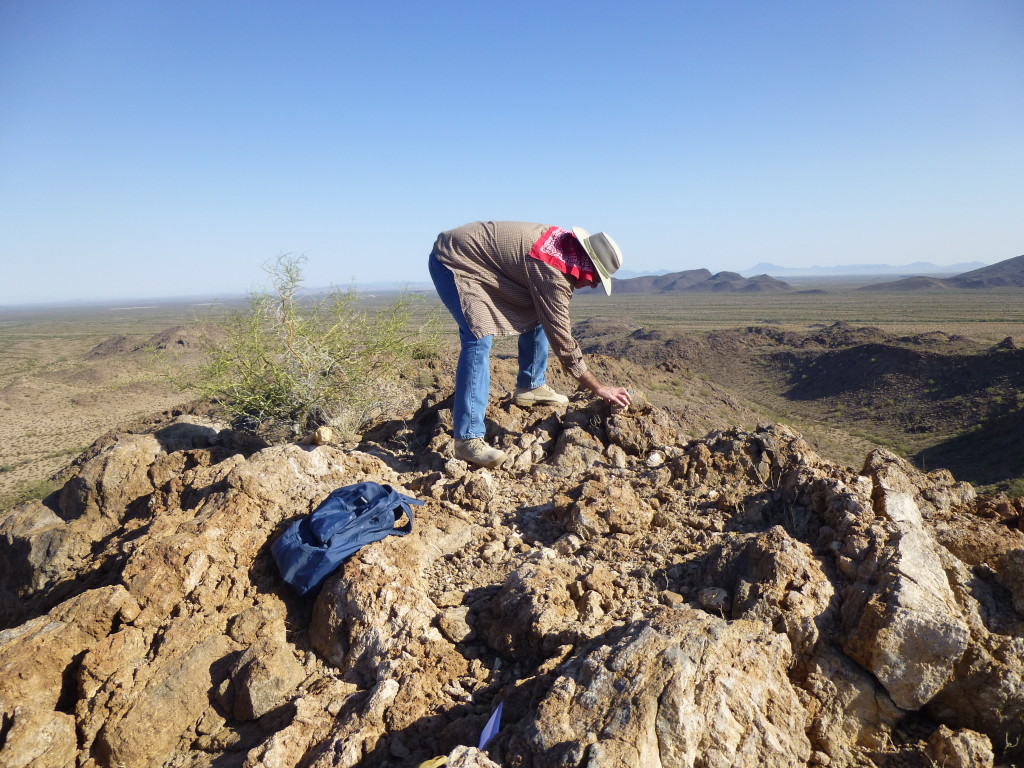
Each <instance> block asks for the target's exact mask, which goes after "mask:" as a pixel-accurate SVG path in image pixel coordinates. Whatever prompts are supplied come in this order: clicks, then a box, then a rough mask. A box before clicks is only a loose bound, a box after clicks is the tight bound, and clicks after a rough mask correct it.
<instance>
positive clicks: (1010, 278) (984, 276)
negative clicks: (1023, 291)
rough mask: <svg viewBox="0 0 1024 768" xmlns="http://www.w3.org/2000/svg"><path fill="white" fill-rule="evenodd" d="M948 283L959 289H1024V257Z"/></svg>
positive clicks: (1008, 260) (984, 268)
mask: <svg viewBox="0 0 1024 768" xmlns="http://www.w3.org/2000/svg"><path fill="white" fill-rule="evenodd" d="M946 282H948V283H951V284H952V285H955V286H956V287H957V288H1014V287H1017V288H1024V255H1021V256H1015V257H1014V258H1012V259H1006V261H1000V262H999V263H998V264H992V265H991V266H988V267H982V268H981V269H975V270H973V271H971V272H964V273H963V274H962V275H957V276H956V277H951V278H949V280H947V281H946Z"/></svg>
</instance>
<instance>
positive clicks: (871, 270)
mask: <svg viewBox="0 0 1024 768" xmlns="http://www.w3.org/2000/svg"><path fill="white" fill-rule="evenodd" d="M984 266H985V262H983V261H968V262H963V263H961V264H950V265H948V266H939V265H937V264H931V263H929V262H926V261H916V262H914V263H913V264H903V265H896V266H893V265H891V264H843V265H839V266H834V267H818V266H814V267H780V266H779V265H778V264H770V263H768V262H761V263H760V264H755V265H754V266H752V267H751V268H750V269H743V270H740V274H741V275H746V276H751V275H772V276H773V277H843V276H849V275H857V276H862V275H907V276H909V275H930V276H934V275H958V274H960V273H961V272H967V271H969V270H973V269H980V268H982V267H984Z"/></svg>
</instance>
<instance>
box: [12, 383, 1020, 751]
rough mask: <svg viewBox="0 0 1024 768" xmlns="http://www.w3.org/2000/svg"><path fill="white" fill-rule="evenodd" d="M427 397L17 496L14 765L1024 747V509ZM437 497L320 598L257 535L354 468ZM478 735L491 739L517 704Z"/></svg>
mask: <svg viewBox="0 0 1024 768" xmlns="http://www.w3.org/2000/svg"><path fill="white" fill-rule="evenodd" d="M488 416H489V420H490V421H489V428H490V429H491V432H492V437H493V440H494V441H495V442H496V443H497V444H498V445H499V446H500V447H502V448H503V449H504V450H505V451H506V452H508V453H509V454H510V459H509V462H508V465H507V466H505V467H502V468H499V469H496V470H491V471H488V470H475V469H471V468H470V467H468V466H467V465H465V464H464V463H462V462H460V461H457V460H455V459H453V458H451V456H452V452H451V448H452V446H451V439H450V437H449V434H448V430H449V427H450V424H451V411H450V402H449V401H446V400H442V399H441V398H440V397H439V396H437V395H434V396H432V397H429V398H428V399H427V400H426V401H425V402H424V403H423V406H422V407H421V408H420V410H419V411H418V412H417V413H416V414H414V415H410V418H409V419H407V420H406V421H404V422H395V421H392V422H388V423H387V424H383V425H381V426H380V427H379V428H378V429H377V430H375V431H374V432H371V433H368V434H367V435H366V439H365V441H364V443H363V444H362V445H361V446H360V448H359V449H357V450H342V449H340V448H336V447H332V446H329V445H324V446H317V445H295V444H292V445H278V446H266V445H263V446H260V445H255V444H251V443H250V444H246V443H245V442H244V441H242V440H241V438H240V437H239V435H237V434H235V433H233V432H232V431H231V430H229V429H227V428H225V427H223V426H221V425H217V424H214V423H209V422H203V421H201V420H199V419H196V418H179V419H176V420H173V421H170V422H169V423H164V424H161V425H159V426H158V428H156V429H154V430H152V431H149V432H147V433H142V434H129V433H118V434H114V435H111V436H108V437H107V438H105V439H104V440H102V441H100V442H99V443H97V444H96V445H95V446H93V448H92V449H90V451H89V452H87V453H86V454H85V455H83V457H81V459H80V460H79V462H78V463H77V466H76V467H75V469H74V472H73V476H72V477H71V479H70V480H69V481H68V482H67V483H66V484H65V486H64V487H63V488H62V489H61V491H60V492H59V494H57V495H55V496H54V497H51V498H50V499H48V500H46V503H41V502H35V503H32V504H29V505H27V506H23V507H21V508H18V509H15V510H13V511H11V512H10V513H8V514H7V515H6V517H4V518H3V519H2V520H0V550H2V551H0V561H2V562H3V563H4V564H5V567H4V569H3V575H2V577H0V600H2V602H0V608H2V610H3V619H4V622H3V624H2V625H0V626H2V627H4V628H3V630H2V631H0V711H2V713H3V714H2V718H3V719H2V725H0V743H2V748H0V765H3V766H29V765H35V766H80V767H81V768H99V767H100V766H104V767H106V766H121V765H124V766H138V767H140V768H142V767H144V766H176V767H177V766H242V767H246V768H248V767H253V768H254V767H255V766H268V767H271V768H276V767H281V768H283V767H285V766H307V767H310V768H326V767H327V766H332V767H333V766H385V765H387V766H391V765H394V766H416V765H418V764H419V763H420V762H422V761H425V760H428V759H430V758H433V757H436V756H440V755H447V756H448V757H449V761H448V764H449V765H459V766H493V765H501V766H520V767H522V768H548V767H549V766H550V767H552V768H554V766H592V767H594V768H598V767H604V766H609V767H610V766H636V767H637V768H640V767H641V766H642V767H643V768H651V767H652V766H654V767H657V766H665V767H666V768H668V767H669V766H707V767H711V766H723V767H725V766H729V767H737V766H739V767H743V766H758V768H764V767H765V766H780V767H782V766H785V767H787V768H789V767H790V766H795V765H813V766H851V767H852V766H897V765H903V766H927V765H932V764H936V765H947V766H952V765H964V766H966V765H971V766H984V765H993V764H994V762H995V760H997V759H998V760H1002V761H1004V762H1005V763H1007V764H1008V763H1009V762H1012V761H1014V760H1016V761H1020V760H1024V744H1022V741H1024V738H1022V736H1024V726H1022V723H1024V530H1022V527H1024V523H1022V512H1024V508H1022V505H1021V503H1020V501H1019V500H1018V501H1017V502H1011V501H1009V500H1007V499H1005V498H991V497H979V496H978V495H977V494H976V493H975V491H974V490H973V489H972V488H971V487H970V486H968V485H966V484H963V483H957V482H955V481H954V479H953V477H951V476H950V475H949V474H948V473H946V472H941V471H940V472H933V473H930V474H923V473H921V472H919V471H917V470H916V469H914V468H913V467H912V466H910V465H909V464H908V463H906V462H905V461H903V460H902V459H900V458H898V457H897V456H895V455H893V454H890V453H887V452H885V451H882V450H879V451H875V452H874V453H872V454H871V455H870V456H868V458H867V461H866V462H865V464H864V467H863V469H862V470H861V471H860V472H857V471H854V470H852V469H849V468H845V467H841V466H838V465H836V464H834V463H831V462H828V461H825V460H823V459H821V458H820V457H819V456H817V455H816V454H815V453H814V452H813V451H812V450H811V449H810V447H809V446H808V445H807V444H806V443H805V442H804V441H803V440H802V439H801V437H800V436H799V435H797V434H796V433H794V432H793V431H792V430H790V429H788V428H787V427H785V426H781V425H770V426H767V425H766V426H763V427H760V428H758V429H756V430H754V431H750V432H744V431H740V430H735V429H733V430H725V431H718V432H714V433H711V434H708V435H706V436H705V437H703V438H701V439H697V440H690V439H688V438H686V437H685V436H684V434H683V431H682V429H681V428H682V426H683V425H681V424H679V423H678V422H677V420H676V419H674V418H673V417H672V416H671V415H670V414H668V413H667V412H665V411H662V410H659V409H657V408H654V407H652V406H651V405H650V404H649V403H647V402H646V400H645V399H644V398H643V397H638V398H637V400H636V403H635V404H634V407H633V408H631V409H629V410H628V411H609V410H608V408H607V407H606V406H605V405H604V404H601V403H593V402H587V401H584V400H578V399H574V400H573V401H572V402H570V404H569V405H568V406H563V407H561V408H557V409H553V408H541V409H535V410H531V411H527V410H522V409H519V408H518V407H516V406H514V405H512V404H511V403H510V402H509V401H508V399H505V400H502V401H500V402H497V403H495V404H493V405H492V407H491V410H490V412H489V414H488ZM363 480H374V481H377V482H381V483H389V484H391V485H394V486H396V487H397V488H399V489H400V490H402V491H403V492H407V493H409V494H410V495H415V496H418V497H419V498H420V499H423V500H425V501H426V504H425V506H423V507H421V508H418V509H417V516H416V525H415V529H414V531H413V533H412V534H411V535H409V536H406V537H401V538H399V537H391V538H389V539H386V540H384V541H381V542H378V543H376V544H372V545H369V546H367V547H365V548H363V549H362V550H360V551H359V552H358V553H357V554H356V555H355V556H353V557H352V558H351V559H350V560H349V561H347V562H346V564H345V565H344V566H343V568H342V569H340V570H339V571H338V572H336V573H335V574H334V575H333V576H332V577H330V578H329V579H328V581H327V582H326V584H325V585H324V587H323V589H322V590H321V591H320V593H319V594H318V595H317V596H316V597H315V599H314V598H306V599H300V598H297V597H296V596H295V595H294V594H292V593H290V592H289V591H288V590H287V588H286V587H284V586H283V585H282V583H281V582H280V580H279V578H278V577H277V573H276V570H275V567H274V564H273V562H272V560H271V558H270V556H269V545H270V543H271V542H272V541H273V540H274V538H275V537H276V536H277V535H278V534H279V533H280V532H281V531H282V530H283V528H284V526H285V525H287V523H289V522H290V521H291V520H294V519H295V518H296V517H298V516H300V515H304V514H307V513H309V512H310V511H311V510H312V509H313V508H315V507H316V506H317V504H318V503H319V502H320V501H321V500H323V499H324V498H325V497H326V496H327V494H328V493H329V492H330V491H331V490H333V489H335V488H337V487H339V486H342V485H348V484H351V483H356V482H360V481H363ZM499 703H500V704H502V706H503V711H504V717H503V721H502V724H501V728H500V730H499V732H498V734H497V736H495V738H494V739H493V740H492V741H491V742H490V744H488V745H487V748H486V754H485V753H484V752H481V751H479V750H477V749H476V748H475V747H476V745H477V741H478V739H479V736H480V733H481V730H482V729H483V727H484V724H485V723H486V722H487V720H488V718H489V717H490V716H491V714H492V713H493V711H494V710H495V708H496V707H497V706H498V704H499Z"/></svg>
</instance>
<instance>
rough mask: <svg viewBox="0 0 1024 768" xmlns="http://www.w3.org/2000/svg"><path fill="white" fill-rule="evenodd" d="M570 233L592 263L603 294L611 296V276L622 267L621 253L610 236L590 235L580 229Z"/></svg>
mask: <svg viewBox="0 0 1024 768" xmlns="http://www.w3.org/2000/svg"><path fill="white" fill-rule="evenodd" d="M572 233H573V234H574V235H576V239H577V240H579V241H580V245H582V246H583V248H584V250H586V252H587V255H588V256H589V257H590V260H591V261H592V262H594V268H595V269H597V275H598V277H600V278H601V285H602V286H604V292H605V293H606V294H608V295H609V296H611V295H612V275H613V274H615V272H616V271H617V270H618V268H619V267H621V266H622V251H620V250H619V246H618V245H616V243H615V241H614V240H612V238H611V235H608V234H605V233H604V232H598V233H597V234H595V235H592V234H590V233H589V232H587V230H585V229H583V228H582V227H573V228H572Z"/></svg>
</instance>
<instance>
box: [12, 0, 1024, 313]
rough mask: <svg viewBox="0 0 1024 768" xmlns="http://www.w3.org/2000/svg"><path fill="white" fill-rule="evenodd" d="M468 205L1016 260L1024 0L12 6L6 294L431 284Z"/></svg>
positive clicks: (64, 2)
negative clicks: (297, 257)
mask: <svg viewBox="0 0 1024 768" xmlns="http://www.w3.org/2000/svg"><path fill="white" fill-rule="evenodd" d="M475 219H516V220H526V221H540V222H545V223H549V224H558V225H561V226H573V225H578V226H583V227H585V228H587V229H590V230H591V231H598V230H605V231H607V232H609V233H610V234H612V235H613V236H614V237H615V238H616V240H618V241H619V244H620V245H621V246H622V249H623V251H624V253H625V260H626V265H625V266H626V267H627V268H629V269H633V270H657V269H672V270H675V269H693V268H697V267H707V268H709V269H711V270H712V271H719V270H722V269H732V270H739V269H744V268H747V267H750V266H753V265H754V264H755V263H757V262H760V261H771V262H774V263H776V264H781V265H784V266H811V265H814V264H822V265H829V264H848V263H865V262H869V263H882V262H885V263H891V264H905V263H909V262H913V261H931V262H934V263H937V264H950V263H954V262H961V261H973V260H977V261H983V262H986V263H993V262H996V261H1001V260H1003V259H1007V258H1011V257H1013V256H1017V255H1020V254H1021V253H1024V2H1021V1H1020V0H963V1H961V2H950V1H949V0H918V1H912V2H911V1H908V2H902V1H900V0H829V1H825V0H777V1H769V0H737V1H736V2H730V1H728V0H723V1H717V0H714V1H713V0H702V1H701V2H689V1H686V0H667V1H665V2H643V1H640V2H632V3H624V2H621V1H619V2H605V1H604V0H587V2H583V1H582V0H573V1H572V2H559V0H545V2H534V0H517V2H515V3H511V2H509V3H491V2H481V1H480V0H473V1H472V2H471V1H469V0H466V1H465V2H452V1H450V0H434V1H433V2H421V1H420V0H416V1H412V0H410V1H408V2H383V1H382V2H373V3H370V2H361V3H354V2H340V1H338V2H326V1H325V2H303V1H302V0H298V1H294V2H284V1H283V0H276V1H275V2H267V1H265V0H164V1H163V2H155V1H154V0H102V1H100V0H0V260H2V277H0V304H11V303H23V302H34V301H47V300H53V301H63V300H73V299H104V298H121V297H153V296H178V295H189V294H217V295H221V294H227V293H229V292H244V291H246V290H247V289H250V288H252V287H253V286H256V285H259V284H261V283H263V282H264V281H265V277H266V276H265V274H264V273H263V271H262V269H261V264H263V263H264V262H266V261H267V260H269V259H272V258H273V257H274V256H276V255H277V254H280V253H283V252H297V253H305V254H306V256H307V257H308V259H309V261H308V263H307V266H306V276H307V282H308V284H309V285H310V286H320V285H327V284H339V285H347V284H348V283H349V282H350V281H351V280H352V279H353V278H355V279H358V280H359V281H379V280H408V281H425V280H427V275H426V268H425V261H426V256H427V254H428V252H429V250H430V246H431V244H432V242H433V240H434V237H435V236H436V234H437V232H439V231H440V230H443V229H448V228H450V227H454V226H458V225H459V224H463V223H465V222H467V221H473V220H475Z"/></svg>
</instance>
